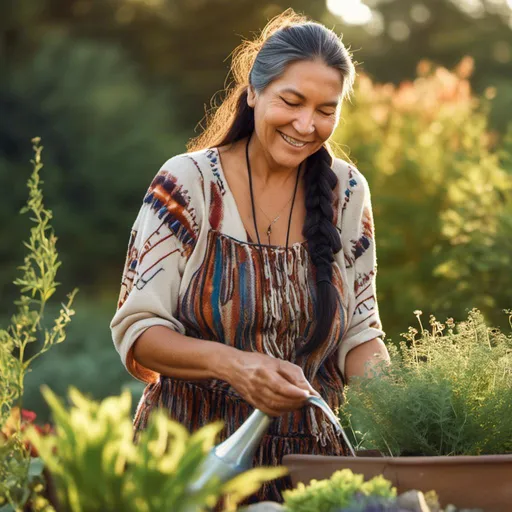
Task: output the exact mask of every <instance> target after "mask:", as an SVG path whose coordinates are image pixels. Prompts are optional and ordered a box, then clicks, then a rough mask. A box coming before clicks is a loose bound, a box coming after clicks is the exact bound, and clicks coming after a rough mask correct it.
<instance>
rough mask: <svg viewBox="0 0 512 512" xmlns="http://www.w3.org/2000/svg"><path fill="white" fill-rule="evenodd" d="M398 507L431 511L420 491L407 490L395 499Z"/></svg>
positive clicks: (415, 511) (414, 511)
mask: <svg viewBox="0 0 512 512" xmlns="http://www.w3.org/2000/svg"><path fill="white" fill-rule="evenodd" d="M396 504H397V505H398V508H400V509H405V510H407V511H410V512H431V510H430V507H429V506H428V505H427V502H426V501H425V496H423V493H422V492H421V491H407V492H404V493H403V494H400V496H398V498H397V499H396Z"/></svg>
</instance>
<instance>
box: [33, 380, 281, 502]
mask: <svg viewBox="0 0 512 512" xmlns="http://www.w3.org/2000/svg"><path fill="white" fill-rule="evenodd" d="M43 394H44V397H45V399H46V401H47V402H48V404H49V406H50V408H51V410H52V413H53V417H54V421H55V428H56V435H55V436H51V437H42V436H41V435H40V433H38V432H37V431H36V430H35V429H34V430H32V431H29V432H28V436H29V439H30V440H31V442H32V443H33V444H34V446H35V447H36V449H37V450H38V451H39V453H40V456H41V458H42V459H43V461H44V463H45V464H46V466H47V467H48V469H49V471H50V473H51V475H52V478H53V479H54V483H55V485H56V488H57V491H58V495H59V500H60V505H59V509H60V507H64V508H63V510H69V511H72V512H82V511H83V512H88V511H91V510H122V511H124V512H130V511H133V512H153V511H155V512H156V511H159V512H160V511H162V510H172V511H173V512H180V511H185V510H198V511H199V510H205V509H206V507H213V506H214V505H215V504H216V502H217V501H218V499H219V498H220V497H221V496H223V495H228V496H229V495H232V496H231V500H230V503H231V505H230V506H231V508H229V509H228V510H233V508H232V507H234V506H235V505H236V503H237V502H238V501H240V500H242V499H244V498H245V497H246V496H248V495H249V494H251V493H252V492H255V491H256V490H257V489H258V488H259V487H260V485H261V483H262V482H264V481H267V480H271V479H273V478H277V477H279V476H282V475H283V474H285V473H286V470H285V469H284V468H258V469H255V470H251V471H248V472H246V473H244V474H242V475H240V476H239V477H237V478H236V479H234V480H232V481H231V482H228V483H227V484H222V483H220V482H219V481H217V480H215V479H213V480H211V481H210V482H209V483H208V484H207V485H206V486H205V487H204V488H203V489H201V490H200V491H198V492H194V493H191V492H189V491H187V487H188V485H189V484H190V483H191V482H192V481H193V479H194V478H195V476H197V472H198V469H199V468H200V466H201V464H202V463H203V461H204V459H205V457H206V455H207V454H208V452H209V450H210V449H211V448H212V447H213V445H214V441H215V437H216V435H217V433H218V432H219V430H220V429H221V428H222V425H221V424H219V423H212V424H210V425H208V426H206V427H203V428H202V429H200V430H199V431H197V432H196V433H194V434H193V435H189V434H188V432H187V430H186V429H185V428H184V427H183V426H182V425H180V424H179V423H177V422H174V421H171V420H169V419H168V418H167V416H166V415H165V413H164V412H163V411H156V412H155V413H154V414H153V415H152V417H151V419H150V423H149V425H148V428H147V429H146V430H145V431H144V432H142V433H141V434H140V436H139V438H138V440H137V443H134V442H133V428H132V421H131V413H130V411H131V395H130V393H129V392H128V391H125V392H123V393H122V394H121V395H120V396H115V397H109V398H106V399H105V400H103V401H102V402H95V401H92V400H88V399H87V398H86V397H84V396H83V395H82V394H81V393H80V392H79V391H77V390H76V389H74V388H71V389H70V392H69V397H70V400H71V403H72V407H71V409H70V410H66V408H65V407H64V406H63V404H62V403H61V401H60V400H59V399H58V398H57V397H56V395H55V394H54V393H52V392H51V391H50V390H49V389H48V388H45V389H44V390H43ZM192 507H196V508H192Z"/></svg>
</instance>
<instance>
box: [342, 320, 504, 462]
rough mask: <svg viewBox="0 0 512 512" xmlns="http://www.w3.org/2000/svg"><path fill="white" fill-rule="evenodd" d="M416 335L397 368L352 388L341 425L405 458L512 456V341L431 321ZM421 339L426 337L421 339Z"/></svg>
mask: <svg viewBox="0 0 512 512" xmlns="http://www.w3.org/2000/svg"><path fill="white" fill-rule="evenodd" d="M416 314H417V317H418V320H419V321H420V327H421V330H420V332H419V333H418V331H417V330H416V329H414V328H412V327H411V328H409V332H408V333H407V334H405V338H406V340H407V342H408V343H407V342H406V341H404V342H402V343H401V345H400V349H397V348H394V347H391V350H390V351H391V357H392V364H391V366H390V367H389V368H384V369H383V372H384V373H383V376H382V377H381V378H376V379H366V378H365V379H360V380H359V379H358V380H357V381H355V382H354V384H352V385H351V386H349V387H348V388H347V389H346V401H345V404H344V406H343V407H342V410H341V419H342V421H343V422H344V423H345V424H346V425H349V426H350V427H351V428H352V430H353V432H354V433H355V435H356V438H357V439H356V440H357V441H358V442H359V444H360V446H362V447H364V448H376V449H379V450H381V451H382V452H383V453H388V454H390V455H393V456H398V455H481V454H503V453H510V452H512V372H511V371H510V369H511V368H512V336H511V335H508V336H506V335H505V334H503V333H501V332H500V331H499V330H497V329H493V328H489V327H487V326H486V324H485V322H484V320H483V318H482V315H481V313H479V312H478V311H477V310H473V311H472V312H471V313H470V314H469V317H468V319H467V320H466V321H464V322H460V323H458V324H455V323H454V322H453V320H452V319H449V320H447V322H446V323H445V324H441V323H440V322H438V321H436V319H435V318H434V317H431V318H430V330H427V329H424V328H423V326H422V324H421V312H420V311H417V312H416ZM418 335H419V336H418Z"/></svg>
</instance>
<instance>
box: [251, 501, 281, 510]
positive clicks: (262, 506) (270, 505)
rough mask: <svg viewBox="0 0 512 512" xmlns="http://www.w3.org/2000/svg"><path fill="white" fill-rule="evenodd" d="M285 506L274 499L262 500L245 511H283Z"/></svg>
mask: <svg viewBox="0 0 512 512" xmlns="http://www.w3.org/2000/svg"><path fill="white" fill-rule="evenodd" d="M283 511H284V507H283V505H280V504H279V503H275V502H274V501H262V502H261V503H256V504H255V505H249V506H248V507H247V508H244V509H243V512H283Z"/></svg>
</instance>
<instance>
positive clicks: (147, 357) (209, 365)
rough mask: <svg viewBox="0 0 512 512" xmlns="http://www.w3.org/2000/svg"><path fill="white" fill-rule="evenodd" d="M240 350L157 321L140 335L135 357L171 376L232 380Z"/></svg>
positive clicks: (134, 353)
mask: <svg viewBox="0 0 512 512" xmlns="http://www.w3.org/2000/svg"><path fill="white" fill-rule="evenodd" d="M237 352H238V350H237V349H235V348H233V347H229V346H227V345H224V344H222V343H215V342H212V341H206V340H200V339H196V338H191V337H189V336H184V335H183V334H180V333H178V332H176V331H173V330H172V329H168V328H167V327H163V326H160V325H157V326H154V327H150V328H149V329H147V330H146V331H144V332H143V333H142V334H141V335H140V336H139V338H138V339H137V341H136V342H135V344H134V347H133V358H134V359H135V361H136V362H137V363H139V364H140V365H142V366H144V367H146V368H149V369H150V370H153V371H154V372H157V373H160V374H161V375H165V376H168V377H175V378H178V379H184V380H204V379H221V380H225V381H228V382H229V375H230V372H231V365H232V362H233V361H234V359H235V358H236V356H237Z"/></svg>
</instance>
